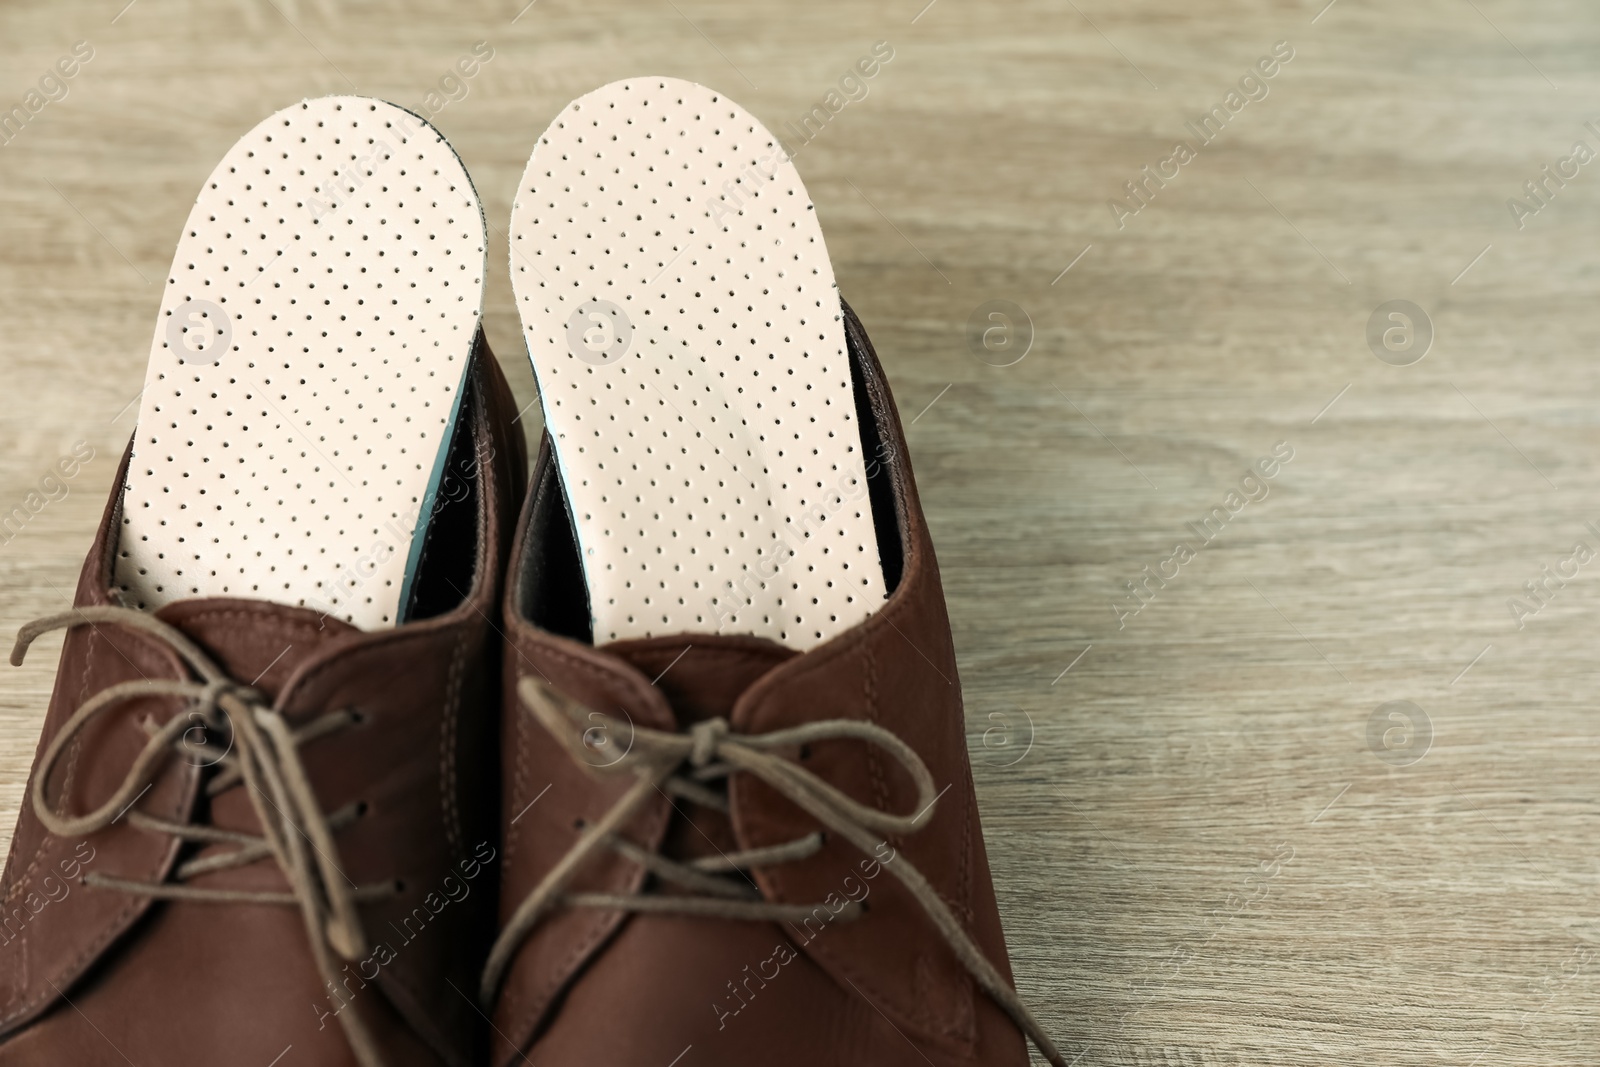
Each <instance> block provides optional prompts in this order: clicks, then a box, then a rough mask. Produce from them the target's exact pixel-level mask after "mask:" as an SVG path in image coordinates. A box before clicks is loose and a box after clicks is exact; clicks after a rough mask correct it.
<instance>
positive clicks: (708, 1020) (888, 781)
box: [483, 307, 1064, 1067]
mask: <svg viewBox="0 0 1600 1067" xmlns="http://www.w3.org/2000/svg"><path fill="white" fill-rule="evenodd" d="M844 323H845V332H846V336H847V340H848V351H849V361H850V366H851V379H852V380H853V383H854V413H855V415H856V417H857V420H858V421H859V425H860V428H861V441H862V446H863V449H864V450H865V451H866V453H867V454H869V455H872V456H875V457H876V460H875V461H874V462H873V463H872V464H870V465H869V467H868V469H867V471H866V474H867V482H868V488H869V495H870V499H871V512H872V514H873V516H875V518H876V520H877V521H876V532H877V550H878V556H879V560H880V561H881V563H882V566H883V574H884V577H885V582H886V587H887V589H888V597H887V599H886V600H885V601H884V602H882V603H881V605H878V606H875V610H874V611H873V612H872V613H871V614H870V615H869V616H868V617H867V618H866V620H865V621H864V622H861V623H859V624H857V625H855V626H853V627H851V628H849V629H847V630H845V631H844V632H842V633H840V634H838V635H837V636H835V637H833V638H831V639H830V640H827V641H825V642H824V643H822V644H820V645H816V646H815V647H811V648H810V649H809V650H806V651H799V650H797V649H795V648H792V647H785V646H784V645H783V644H780V643H778V642H776V641H773V640H768V639H764V638H759V637H751V636H738V635H719V634H714V633H683V634H674V635H668V636H650V637H638V638H630V639H626V640H621V641H615V642H612V643H609V644H602V645H600V646H599V647H596V646H595V645H594V644H593V643H592V640H593V639H592V633H591V627H592V625H593V622H592V615H593V609H592V606H591V603H590V598H589V594H588V592H587V591H586V588H585V582H584V577H583V569H582V559H581V557H580V552H579V545H578V542H577V541H576V540H575V537H574V526H575V524H574V522H573V518H572V516H571V515H570V514H569V510H568V502H567V494H566V493H565V492H564V490H563V486H562V484H561V475H560V472H559V471H558V465H557V463H556V462H555V459H554V456H553V454H552V449H551V445H550V441H549V439H548V438H546V441H545V444H544V447H543V449H542V451H541V453H540V456H539V459H538V461H537V463H536V465H535V472H534V476H533V482H532V486H531V489H530V494H529V497H528V500H527V502H526V504H525V506H524V510H523V515H522V520H521V524H520V528H519V531H518V533H517V536H516V544H515V547H514V548H513V551H512V558H511V565H510V570H509V572H508V579H507V588H506V601H505V619H506V628H507V632H508V637H509V641H508V645H507V652H506V655H505V667H504V669H505V672H506V684H505V691H506V699H507V703H506V714H505V716H504V719H503V731H504V738H503V747H502V759H503V767H502V773H503V776H504V781H505V797H506V801H505V804H504V809H503V810H504V818H505V820H506V821H505V826H504V842H505V856H504V868H503V880H502V900H501V918H502V931H501V935H500V938H499V941H498V942H497V944H496V946H495V951H494V953H493V955H492V956H491V959H490V963H489V967H488V969H487V972H486V974H485V979H484V988H483V992H484V996H485V998H486V1001H489V1002H492V1003H493V1004H494V1031H495V1037H494V1039H493V1048H494V1053H493V1062H494V1064H496V1067H510V1065H512V1064H521V1063H525V1062H532V1063H535V1064H538V1065H539V1067H569V1065H579V1064H599V1063H619V1064H620V1063H635V1064H659V1065H661V1067H666V1065H668V1064H673V1063H679V1062H680V1061H681V1063H682V1064H684V1065H717V1064H727V1065H732V1064H747V1063H761V1064H765V1065H767V1067H815V1065H819V1064H843V1063H851V1064H873V1065H886V1067H900V1065H904V1067H924V1065H926V1064H930V1063H931V1064H937V1065H941V1067H943V1065H947V1064H973V1063H981V1064H987V1065H1005V1064H1011V1065H1022V1064H1025V1063H1026V1062H1027V1054H1026V1048H1025V1044H1024V1035H1025V1034H1026V1035H1027V1036H1029V1037H1031V1038H1032V1039H1033V1040H1034V1041H1035V1042H1036V1043H1037V1044H1038V1045H1039V1047H1040V1048H1041V1049H1042V1050H1043V1051H1044V1052H1045V1054H1046V1056H1047V1058H1048V1059H1050V1061H1051V1062H1052V1063H1057V1064H1059V1063H1062V1062H1064V1061H1063V1060H1062V1059H1061V1058H1060V1056H1059V1054H1058V1053H1057V1052H1056V1050H1055V1049H1054V1047H1053V1046H1052V1045H1051V1044H1050V1043H1049V1040H1048V1038H1046V1037H1045V1036H1044V1034H1043V1033H1042V1032H1041V1031H1040V1029H1039V1027H1038V1026H1037V1024H1036V1023H1035V1022H1034V1021H1033V1019H1032V1017H1031V1016H1030V1015H1029V1014H1028V1012H1027V1010H1026V1008H1024V1007H1023V1006H1022V1004H1021V1002H1020V1000H1018V998H1017V996H1016V994H1015V992H1014V991H1013V988H1012V980H1011V974H1010V967H1009V963H1008V961H1007V957H1006V948H1005V940H1004V936H1003V934H1002V931H1001V927H1000V920H999V915H998V913H997V910H996V906H995V897H994V891H993V887H992V885H991V882H990V877H989V868H988V863H987V860H986V858H985V854H984V845H983V835H982V832H981V829H980V827H979V821H978V811H977V806H976V802H975V798H974V794H973V786H972V777H971V770H970V766H969V764H968V760H967V748H966V741H965V736H964V730H963V720H962V711H961V694H960V689H959V685H958V682H957V678H956V661H955V654H954V650H953V647H952V644H951V639H950V630H949V622H948V618H947V616H946V613H945V606H944V599H943V593H942V591H941V588H940V583H939V573H938V567H937V565H936V563H935V561H934V554H933V545H932V543H931V541H930V540H929V536H928V530H927V527H926V525H925V523H924V521H923V516H922V510H921V507H920V505H919V503H918V499H917V490H916V484H915V481H914V480H913V477H912V473H911V465H910V463H909V461H908V459H907V457H906V446H905V439H904V436H903V434H902V432H901V427H900V422H899V418H898V415H897V414H896V411H895V407H894V402H893V399H892V398H891V396H890V393H889V388H888V385H887V383H886V382H885V380H884V377H883V372H882V369H881V367H880V366H879V364H878V361H877V358H876V355H875V354H874V352H873V350H872V346H871V343H870V342H869V341H868V340H867V336H866V334H865V332H864V331H863V330H862V328H861V325H860V323H859V321H858V320H857V319H856V317H855V315H854V313H853V312H851V311H850V309H849V308H848V307H846V308H844ZM544 384H545V389H546V400H547V403H548V401H549V390H550V385H549V383H548V382H546V383H544ZM666 536H668V534H667V532H666V531H664V530H662V529H660V528H656V529H655V530H654V537H656V538H664V537H666ZM650 543H651V541H650V540H648V539H647V540H645V541H643V542H641V543H640V546H641V550H643V549H644V547H645V546H648V545H649V544H650ZM797 581H800V582H801V583H802V588H803V579H797ZM691 1050H692V1051H691Z"/></svg>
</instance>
